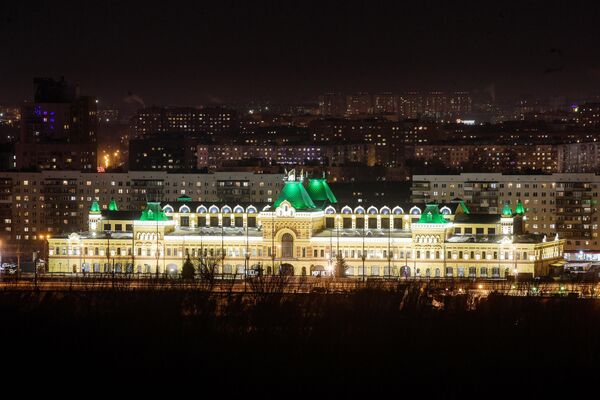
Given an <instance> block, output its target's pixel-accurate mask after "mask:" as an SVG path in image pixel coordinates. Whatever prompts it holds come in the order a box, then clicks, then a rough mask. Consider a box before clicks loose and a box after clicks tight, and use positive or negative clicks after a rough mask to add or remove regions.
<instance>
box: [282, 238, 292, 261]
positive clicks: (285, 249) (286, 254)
mask: <svg viewBox="0 0 600 400" xmlns="http://www.w3.org/2000/svg"><path fill="white" fill-rule="evenodd" d="M281 258H294V237H293V236H292V235H291V234H290V233H284V234H283V236H281Z"/></svg>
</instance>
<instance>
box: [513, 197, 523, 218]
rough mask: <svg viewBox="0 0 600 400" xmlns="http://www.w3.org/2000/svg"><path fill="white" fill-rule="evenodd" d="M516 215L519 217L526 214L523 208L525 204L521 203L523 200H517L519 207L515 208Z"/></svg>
mask: <svg viewBox="0 0 600 400" xmlns="http://www.w3.org/2000/svg"><path fill="white" fill-rule="evenodd" d="M515 214H517V215H523V214H525V207H523V203H521V199H519V200H517V206H516V207H515Z"/></svg>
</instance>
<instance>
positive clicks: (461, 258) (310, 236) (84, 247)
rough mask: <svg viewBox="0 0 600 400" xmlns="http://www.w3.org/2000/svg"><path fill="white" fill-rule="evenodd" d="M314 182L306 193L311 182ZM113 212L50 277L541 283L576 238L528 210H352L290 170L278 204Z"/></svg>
mask: <svg viewBox="0 0 600 400" xmlns="http://www.w3.org/2000/svg"><path fill="white" fill-rule="evenodd" d="M305 183H306V186H305ZM110 208H111V207H109V210H106V211H102V210H101V207H100V206H99V205H98V204H97V203H94V204H93V206H92V208H91V210H90V213H89V229H88V230H86V231H84V232H73V233H71V234H68V235H63V236H57V237H53V238H51V239H50V240H49V260H50V262H49V269H50V272H61V273H73V272H76V273H81V272H85V273H112V272H114V273H131V274H178V273H180V272H181V268H182V266H183V263H184V262H185V261H186V260H187V258H188V256H189V257H190V259H191V260H196V261H197V262H199V263H200V265H201V266H203V267H206V268H208V267H210V268H211V269H212V270H214V271H215V273H217V274H219V275H220V276H223V277H233V276H236V275H237V276H244V275H246V274H248V271H262V273H265V274H268V275H271V274H284V275H297V276H302V275H315V274H322V275H323V274H325V275H326V274H331V273H332V271H333V268H334V265H335V263H336V262H337V261H336V260H337V259H338V258H343V259H344V261H345V263H346V265H347V270H346V276H349V277H367V276H368V277H405V278H409V277H419V278H421V277H422V278H484V279H487V278H504V277H506V276H509V275H512V276H514V275H518V276H523V277H525V276H529V277H534V276H540V275H545V274H547V273H548V270H549V268H550V266H551V265H552V264H556V263H558V262H560V260H561V259H562V255H563V246H564V240H562V239H559V238H558V237H556V236H545V235H534V234H528V233H526V232H524V231H523V230H522V229H523V225H522V222H523V212H524V209H523V208H522V207H521V208H520V209H519V208H516V209H515V210H512V209H511V208H510V206H507V207H504V208H503V210H502V214H501V215H489V214H474V213H471V212H470V211H469V210H468V208H467V207H466V206H465V204H464V203H451V204H448V205H440V204H427V205H397V206H393V205H390V206H381V207H375V206H368V207H365V206H358V207H350V206H341V205H340V204H338V203H337V199H336V198H335V195H334V194H333V193H332V192H331V189H330V188H329V185H328V184H327V182H326V181H325V179H310V180H308V182H304V181H303V177H302V176H300V177H298V176H296V175H295V174H294V173H290V174H289V175H288V177H287V180H286V181H285V185H284V187H283V189H282V191H281V194H280V196H279V197H278V198H277V199H276V200H275V202H274V203H271V204H268V205H266V206H265V205H258V204H235V203H229V204H223V203H221V204H216V203H211V202H195V201H190V200H187V199H185V200H184V201H177V202H161V203H158V202H150V203H148V204H147V206H146V209H145V210H144V211H141V212H140V211H136V212H133V213H132V212H127V211H125V212H123V211H115V210H114V208H115V207H112V208H113V210H110Z"/></svg>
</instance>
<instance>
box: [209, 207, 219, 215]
mask: <svg viewBox="0 0 600 400" xmlns="http://www.w3.org/2000/svg"><path fill="white" fill-rule="evenodd" d="M208 211H209V212H210V213H211V214H218V213H219V207H217V206H210V209H209V210H208Z"/></svg>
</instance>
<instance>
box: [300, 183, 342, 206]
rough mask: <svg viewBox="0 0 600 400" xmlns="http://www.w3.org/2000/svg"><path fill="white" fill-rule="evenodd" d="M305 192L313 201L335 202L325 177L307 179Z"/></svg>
mask: <svg viewBox="0 0 600 400" xmlns="http://www.w3.org/2000/svg"><path fill="white" fill-rule="evenodd" d="M306 192H307V193H308V195H309V196H310V198H311V199H312V200H313V201H314V202H321V201H328V202H329V203H331V204H335V203H337V199H336V198H335V195H334V194H333V192H332V191H331V188H330V187H329V184H328V183H327V180H325V178H312V179H309V180H308V186H307V187H306Z"/></svg>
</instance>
